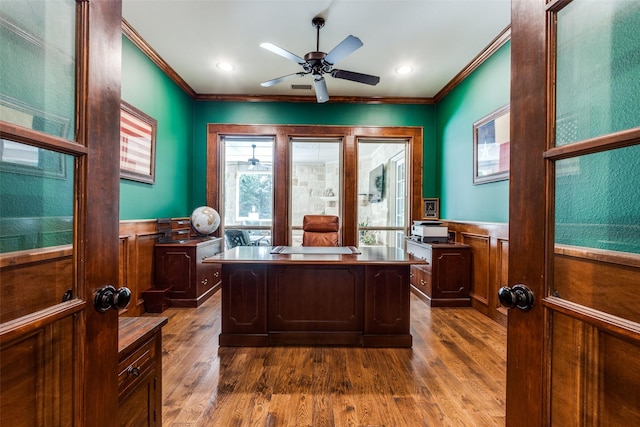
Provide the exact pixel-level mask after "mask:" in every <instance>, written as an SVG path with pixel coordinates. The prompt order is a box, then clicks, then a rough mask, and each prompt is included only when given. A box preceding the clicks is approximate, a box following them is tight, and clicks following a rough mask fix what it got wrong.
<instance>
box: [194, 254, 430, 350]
mask: <svg viewBox="0 0 640 427" xmlns="http://www.w3.org/2000/svg"><path fill="white" fill-rule="evenodd" d="M273 249H274V248H272V247H270V246H264V247H261V246H237V247H235V248H233V249H231V250H229V251H225V252H223V253H221V254H218V255H216V256H212V257H210V258H207V259H206V260H204V262H205V263H209V262H210V263H218V264H221V265H222V333H221V334H220V337H219V343H220V346H268V345H287V344H288V345H349V346H365V347H410V346H411V343H412V337H411V335H410V334H409V318H410V317H409V314H410V311H409V287H410V285H409V267H410V266H411V265H412V264H425V261H424V260H421V259H419V258H415V257H413V256H412V255H408V254H406V253H405V252H404V251H402V250H400V249H395V248H386V247H376V248H360V249H359V250H360V251H361V253H356V254H353V253H348V254H327V253H318V252H319V251H318V250H317V249H315V250H310V251H312V252H314V253H287V254H283V253H272V250H273ZM312 249H313V248H312ZM341 249H344V248H341ZM322 251H323V250H320V252H322Z"/></svg>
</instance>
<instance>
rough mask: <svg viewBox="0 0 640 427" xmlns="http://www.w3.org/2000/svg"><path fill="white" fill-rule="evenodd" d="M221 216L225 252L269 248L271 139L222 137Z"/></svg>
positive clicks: (271, 175)
mask: <svg viewBox="0 0 640 427" xmlns="http://www.w3.org/2000/svg"><path fill="white" fill-rule="evenodd" d="M222 150H223V155H222V156H223V158H224V159H225V161H224V164H223V167H222V168H221V173H222V176H223V177H224V178H223V179H222V180H221V182H223V183H224V186H223V189H222V191H223V194H222V200H224V209H223V210H222V212H221V217H222V218H221V219H222V228H223V232H224V234H225V243H226V245H227V248H231V247H233V246H237V245H270V244H271V228H272V219H273V174H272V168H273V138H272V137H231V136H225V137H224V138H223V144H222Z"/></svg>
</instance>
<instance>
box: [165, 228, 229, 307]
mask: <svg viewBox="0 0 640 427" xmlns="http://www.w3.org/2000/svg"><path fill="white" fill-rule="evenodd" d="M222 250H223V241H222V239H221V238H212V239H192V240H187V241H184V242H171V243H158V244H156V246H155V256H154V262H155V285H154V288H156V289H168V291H167V293H166V298H167V299H168V305H170V306H172V307H198V306H199V305H200V304H202V303H203V302H204V301H206V300H207V298H209V297H210V296H211V295H213V294H214V293H215V291H217V290H218V289H219V288H220V283H221V276H222V274H221V268H220V264H212V263H203V262H202V261H203V260H204V259H205V258H207V257H210V256H213V255H216V254H218V253H220V252H222Z"/></svg>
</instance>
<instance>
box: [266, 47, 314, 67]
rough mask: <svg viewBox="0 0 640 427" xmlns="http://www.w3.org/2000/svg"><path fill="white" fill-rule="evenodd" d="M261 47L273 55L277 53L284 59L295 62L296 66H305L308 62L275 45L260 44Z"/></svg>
mask: <svg viewBox="0 0 640 427" xmlns="http://www.w3.org/2000/svg"><path fill="white" fill-rule="evenodd" d="M260 47H261V48H263V49H267V50H269V51H271V52H273V53H276V54H278V55H280V56H282V57H285V58H287V59H289V60H291V61H293V62H295V63H296V64H300V65H302V64H304V63H305V62H306V61H305V60H304V59H302V58H300V57H299V56H298V55H296V54H293V53H291V52H289V51H288V50H284V49H283V48H281V47H278V46H276V45H275V44H273V43H262V44H260Z"/></svg>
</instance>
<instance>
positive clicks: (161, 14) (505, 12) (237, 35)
mask: <svg viewBox="0 0 640 427" xmlns="http://www.w3.org/2000/svg"><path fill="white" fill-rule="evenodd" d="M122 3H123V6H122V14H123V18H124V19H125V20H126V21H127V22H128V23H129V24H130V25H131V26H132V27H133V28H134V29H135V30H136V32H138V33H139V34H140V36H141V37H142V38H143V39H144V40H145V41H146V42H147V43H148V44H149V45H150V46H151V47H152V48H153V49H154V50H155V51H156V52H157V53H158V54H159V55H160V56H161V57H162V58H163V60H164V61H165V62H166V63H167V64H168V65H169V66H170V67H171V68H173V69H174V70H175V71H176V72H177V74H178V75H179V76H180V77H181V78H182V79H183V80H184V81H185V82H186V83H187V84H188V85H189V86H190V87H191V88H192V89H193V90H194V91H195V92H196V93H197V94H199V95H247V96H251V95H306V96H314V92H313V89H311V90H294V89H291V84H309V85H312V83H313V80H312V77H311V76H305V77H303V78H295V79H292V80H288V81H285V82H282V83H280V84H277V85H275V86H272V87H262V86H260V83H261V82H263V81H267V80H271V79H274V78H276V77H281V76H283V75H287V74H292V73H296V72H299V71H302V69H301V67H300V66H299V65H297V64H296V63H294V62H293V61H290V60H287V59H285V58H283V57H281V56H279V55H276V54H274V53H272V52H269V51H267V50H265V49H263V48H261V47H260V43H263V42H271V43H273V44H275V45H277V46H279V47H281V48H283V49H285V50H288V51H290V52H292V53H294V54H296V55H298V56H301V57H303V56H304V55H305V54H306V53H307V52H310V51H315V50H316V30H315V28H314V27H313V26H312V25H311V20H312V18H313V17H314V16H317V15H320V16H322V17H324V18H325V19H326V24H325V26H324V28H322V29H321V30H320V50H321V51H324V52H329V51H330V50H331V49H332V48H333V47H334V46H336V45H337V44H338V43H340V42H341V41H342V40H343V39H344V38H345V37H347V36H348V35H354V36H356V37H358V38H360V40H362V42H363V43H364V46H362V47H361V48H360V49H358V50H356V51H355V52H353V53H352V54H351V55H349V56H348V57H346V58H345V59H343V60H342V61H340V62H338V63H337V64H335V68H338V69H343V70H349V71H356V72H360V73H365V74H373V75H377V76H380V83H379V84H378V85H376V86H369V85H365V84H361V83H356V82H350V81H347V80H342V79H336V78H333V77H330V76H326V75H325V76H326V80H327V87H328V91H329V95H330V96H332V95H333V96H353V97H426V98H431V97H434V96H435V95H436V94H437V93H438V92H439V91H440V90H441V89H442V88H443V87H444V86H445V85H446V84H447V83H449V82H450V81H451V80H452V79H453V78H454V77H455V76H456V75H457V74H458V73H459V72H460V71H462V70H463V69H464V68H465V66H466V65H467V64H469V63H470V62H471V61H472V60H473V59H474V58H475V57H476V56H477V55H478V54H479V53H480V52H481V51H482V50H483V49H484V48H485V47H487V45H489V44H490V43H491V41H492V40H493V39H494V38H495V37H496V36H498V35H499V34H500V33H501V32H502V31H503V30H504V29H505V28H506V27H507V26H508V25H509V23H510V14H511V0H407V1H405V0H281V1H273V0H123V2H122ZM219 62H228V63H231V64H233V65H234V67H235V70H234V71H233V72H223V71H220V70H219V69H217V68H216V64H217V63H219ZM401 65H409V66H411V67H412V68H413V72H412V73H410V74H408V75H398V74H397V73H395V71H394V70H395V69H396V68H397V67H399V66H401Z"/></svg>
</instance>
